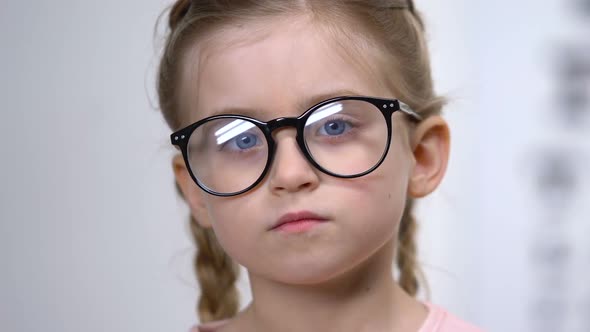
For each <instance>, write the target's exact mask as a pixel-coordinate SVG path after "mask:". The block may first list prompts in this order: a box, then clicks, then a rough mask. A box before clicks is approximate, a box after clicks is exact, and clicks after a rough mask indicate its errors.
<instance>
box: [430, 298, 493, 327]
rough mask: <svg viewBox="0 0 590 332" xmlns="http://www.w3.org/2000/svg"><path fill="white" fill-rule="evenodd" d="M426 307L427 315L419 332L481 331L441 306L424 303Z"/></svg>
mask: <svg viewBox="0 0 590 332" xmlns="http://www.w3.org/2000/svg"><path fill="white" fill-rule="evenodd" d="M424 304H425V305H426V306H427V307H428V310H429V312H428V316H427V317H426V320H425V321H424V324H423V325H422V327H421V328H420V331H419V332H483V330H482V329H480V328H478V327H476V326H474V325H472V324H470V323H467V322H465V321H463V320H461V319H460V318H458V317H456V316H454V315H453V314H451V313H450V312H448V311H447V310H445V309H444V308H442V307H439V306H437V305H435V304H432V303H428V302H426V303H424Z"/></svg>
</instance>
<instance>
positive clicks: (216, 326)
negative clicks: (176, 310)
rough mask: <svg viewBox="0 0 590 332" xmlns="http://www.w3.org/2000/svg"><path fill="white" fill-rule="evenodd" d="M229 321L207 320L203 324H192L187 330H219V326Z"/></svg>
mask: <svg viewBox="0 0 590 332" xmlns="http://www.w3.org/2000/svg"><path fill="white" fill-rule="evenodd" d="M228 322H229V319H224V320H216V321H213V322H208V323H204V324H198V325H195V326H193V327H192V328H191V329H190V330H189V332H219V330H220V329H221V327H223V326H224V325H226V324H227V323H228Z"/></svg>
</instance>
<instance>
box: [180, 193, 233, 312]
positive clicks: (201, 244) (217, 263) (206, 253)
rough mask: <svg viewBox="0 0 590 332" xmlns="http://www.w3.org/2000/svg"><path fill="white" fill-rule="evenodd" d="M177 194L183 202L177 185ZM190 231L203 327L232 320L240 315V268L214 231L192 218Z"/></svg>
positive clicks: (198, 310)
mask: <svg viewBox="0 0 590 332" xmlns="http://www.w3.org/2000/svg"><path fill="white" fill-rule="evenodd" d="M176 189H177V192H178V193H179V194H180V195H181V196H182V197H183V198H184V196H183V195H182V192H181V191H180V188H179V187H178V184H176ZM190 230H191V234H192V235H193V239H194V241H195V242H196V245H197V254H196V255H195V258H194V268H195V273H196V275H197V279H198V280H199V286H200V289H201V295H200V297H199V302H198V305H197V314H198V315H199V320H200V321H201V322H203V323H205V322H209V321H213V320H220V319H224V318H229V317H232V316H234V315H235V314H236V313H237V312H238V307H239V295H238V290H237V288H236V281H237V279H238V275H239V266H238V265H237V264H236V263H235V262H233V260H232V259H231V257H229V256H228V255H227V253H225V251H224V250H223V248H222V247H221V245H220V244H219V242H218V241H217V237H216V236H215V233H214V232H213V230H212V229H211V228H204V227H202V226H201V225H199V223H198V222H197V220H196V219H195V218H194V217H193V216H192V215H191V217H190Z"/></svg>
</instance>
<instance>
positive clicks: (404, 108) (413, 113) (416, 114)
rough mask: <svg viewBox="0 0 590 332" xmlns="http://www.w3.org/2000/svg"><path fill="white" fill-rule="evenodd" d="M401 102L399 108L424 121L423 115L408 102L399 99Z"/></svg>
mask: <svg viewBox="0 0 590 332" xmlns="http://www.w3.org/2000/svg"><path fill="white" fill-rule="evenodd" d="M398 102H399V109H400V111H402V112H404V113H406V114H407V115H409V116H412V117H413V118H414V119H416V120H418V121H422V116H421V115H420V114H418V113H416V112H414V110H413V109H412V108H411V107H410V106H408V104H406V103H404V102H401V101H398Z"/></svg>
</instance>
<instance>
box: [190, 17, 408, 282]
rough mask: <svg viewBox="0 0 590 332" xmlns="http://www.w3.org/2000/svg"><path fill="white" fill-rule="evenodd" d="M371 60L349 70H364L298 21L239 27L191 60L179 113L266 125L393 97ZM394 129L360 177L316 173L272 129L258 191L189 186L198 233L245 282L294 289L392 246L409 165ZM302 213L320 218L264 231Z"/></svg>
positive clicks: (284, 133)
mask: <svg viewBox="0 0 590 332" xmlns="http://www.w3.org/2000/svg"><path fill="white" fill-rule="evenodd" d="M374 52H377V51H375V50H374ZM365 53H367V52H365ZM377 59H378V55H376V54H375V55H371V54H367V55H366V58H363V59H356V60H361V62H362V63H365V64H367V65H368V67H367V66H359V62H358V61H353V59H352V58H351V57H350V56H349V55H347V54H346V52H344V51H343V50H342V48H341V47H338V46H337V43H336V41H335V40H333V37H330V36H329V34H328V33H327V32H326V31H324V30H322V29H318V28H317V27H315V26H314V25H313V24H312V23H310V22H308V21H307V20H305V19H303V18H300V19H299V18H298V19H293V18H289V19H284V18H282V19H274V20H272V21H271V20H269V19H267V20H265V21H263V22H259V23H251V24H245V25H243V26H240V27H233V28H229V29H225V30H223V31H219V32H216V33H214V34H213V35H212V36H211V38H210V39H207V43H206V44H203V43H200V44H196V45H195V47H194V48H193V49H192V50H191V51H189V52H187V57H186V58H185V62H184V67H183V75H184V77H183V79H182V84H181V100H182V103H183V104H182V105H181V107H182V109H184V110H185V111H186V112H188V113H185V114H186V115H187V116H188V118H189V122H194V121H196V120H199V119H202V118H205V117H208V116H210V115H212V114H213V113H217V112H220V110H227V109H238V108H239V109H249V110H252V114H248V115H250V116H253V117H256V118H258V119H260V120H263V121H268V120H270V119H274V118H278V117H296V116H298V115H300V114H301V113H303V112H304V111H305V110H306V109H307V108H308V107H310V106H312V105H313V104H315V103H317V102H319V101H321V100H324V99H327V98H329V97H335V96H340V95H365V96H379V97H386V98H395V97H396V96H395V95H393V94H392V92H391V91H390V90H389V89H387V88H386V87H385V86H384V85H383V84H382V83H381V80H380V79H379V78H380V77H382V75H384V74H383V73H381V72H380V71H379V68H377V67H376V66H375V63H376V62H377ZM370 69H372V70H370ZM195 78H196V79H195ZM392 121H393V133H392V142H391V147H390V150H389V152H388V155H387V158H386V159H385V161H384V162H383V164H381V166H380V167H379V168H378V169H376V170H375V171H373V172H372V173H370V174H368V175H366V176H363V177H360V178H355V179H342V178H336V177H332V176H329V175H327V174H324V173H322V172H320V171H319V170H317V169H315V168H314V167H313V166H312V165H311V164H309V162H308V161H307V160H306V159H305V157H304V156H303V154H302V152H301V151H300V150H299V148H298V146H297V143H296V141H295V134H296V133H295V129H294V128H287V129H280V130H278V131H276V132H275V133H274V138H275V140H276V142H277V151H276V156H275V159H274V162H273V164H272V166H271V169H270V171H269V172H268V174H267V176H266V178H265V179H264V180H263V181H262V183H261V184H260V185H258V186H257V187H256V188H254V189H253V190H251V191H249V192H247V193H245V194H242V195H239V196H234V197H216V196H212V195H209V194H206V193H204V192H202V191H200V189H198V187H197V186H196V185H195V184H194V183H193V184H192V188H193V189H191V193H190V194H189V196H191V197H189V201H192V203H193V204H191V208H192V212H193V214H194V215H195V217H196V219H197V220H198V221H199V222H200V223H201V224H202V225H205V226H207V225H209V224H210V225H212V227H213V229H214V231H215V234H216V235H217V238H218V239H219V241H220V243H221V245H222V246H223V248H224V249H225V250H226V251H227V253H228V254H229V255H230V256H231V257H233V258H234V259H235V260H236V261H237V262H238V263H239V264H241V265H243V266H245V267H246V268H247V269H248V270H249V272H250V273H251V274H255V275H258V276H264V277H266V278H270V279H273V280H277V281H281V282H286V283H293V284H313V283H319V282H322V281H326V280H328V279H331V278H333V277H335V276H337V275H339V274H341V273H343V272H345V271H347V270H349V269H350V268H352V267H354V266H356V265H358V264H359V263H361V262H362V261H364V260H365V259H367V258H368V257H369V256H371V255H372V254H374V253H375V252H376V251H377V250H378V249H380V248H381V247H382V246H383V245H384V244H386V243H387V242H388V241H395V238H396V236H395V235H396V234H397V229H398V223H399V221H400V219H401V216H402V212H403V208H404V203H405V201H406V193H407V188H408V179H409V176H410V174H411V170H412V167H413V163H414V160H413V155H412V153H411V151H410V148H409V144H408V139H407V135H408V132H407V129H406V124H405V122H404V121H405V119H404V116H403V115H402V114H401V112H396V113H394V115H393V119H392ZM185 179H186V177H185ZM189 180H190V179H189ZM186 194H187V193H185V195H186ZM302 211H307V212H311V213H314V214H316V215H319V216H321V217H323V218H325V219H327V220H326V221H325V222H322V223H319V224H316V225H315V226H314V227H313V228H311V229H309V230H307V231H305V232H300V233H285V232H282V231H277V230H270V228H271V227H272V226H273V225H274V224H275V223H276V222H277V221H278V220H279V219H280V218H281V217H282V216H284V215H286V214H288V213H298V212H302Z"/></svg>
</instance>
